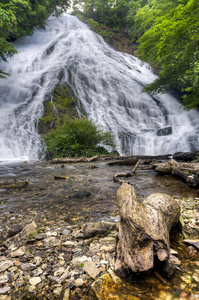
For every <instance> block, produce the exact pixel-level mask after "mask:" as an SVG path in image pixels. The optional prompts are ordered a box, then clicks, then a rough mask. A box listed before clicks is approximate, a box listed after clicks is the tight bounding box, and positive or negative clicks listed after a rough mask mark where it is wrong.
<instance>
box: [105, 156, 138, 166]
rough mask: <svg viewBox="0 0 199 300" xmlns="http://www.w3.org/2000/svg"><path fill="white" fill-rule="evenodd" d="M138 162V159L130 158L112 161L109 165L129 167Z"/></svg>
mask: <svg viewBox="0 0 199 300" xmlns="http://www.w3.org/2000/svg"><path fill="white" fill-rule="evenodd" d="M137 162H138V158H137V157H133V156H132V157H130V158H127V159H122V160H115V161H111V162H109V163H108V165H109V166H116V165H118V166H128V165H135V164H136V163H137Z"/></svg>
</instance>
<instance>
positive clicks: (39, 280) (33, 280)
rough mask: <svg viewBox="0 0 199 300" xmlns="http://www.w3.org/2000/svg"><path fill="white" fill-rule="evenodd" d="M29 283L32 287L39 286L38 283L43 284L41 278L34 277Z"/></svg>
mask: <svg viewBox="0 0 199 300" xmlns="http://www.w3.org/2000/svg"><path fill="white" fill-rule="evenodd" d="M29 282H30V284H31V285H37V284H38V283H40V282H41V278H40V277H39V276H37V277H32V278H30V280H29Z"/></svg>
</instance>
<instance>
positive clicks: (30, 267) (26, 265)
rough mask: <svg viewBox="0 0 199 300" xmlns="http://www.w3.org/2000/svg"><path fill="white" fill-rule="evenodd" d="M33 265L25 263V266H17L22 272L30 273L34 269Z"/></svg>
mask: <svg viewBox="0 0 199 300" xmlns="http://www.w3.org/2000/svg"><path fill="white" fill-rule="evenodd" d="M35 267H36V266H35V265H34V264H31V263H25V264H21V265H19V268H20V269H21V270H23V271H31V270H34V269H35Z"/></svg>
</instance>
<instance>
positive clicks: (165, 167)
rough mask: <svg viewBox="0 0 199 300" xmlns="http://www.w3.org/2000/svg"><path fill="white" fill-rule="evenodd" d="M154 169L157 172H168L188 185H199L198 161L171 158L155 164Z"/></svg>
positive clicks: (195, 186) (194, 186)
mask: <svg viewBox="0 0 199 300" xmlns="http://www.w3.org/2000/svg"><path fill="white" fill-rule="evenodd" d="M155 171H156V172H157V173H159V174H170V175H173V176H174V177H178V178H180V179H182V180H183V181H185V182H186V183H187V184H188V185H189V186H190V187H193V188H198V187H199V163H180V162H176V161H175V160H174V159H171V160H170V161H169V162H164V163H159V164H157V166H156V167H155Z"/></svg>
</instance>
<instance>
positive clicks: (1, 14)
mask: <svg viewBox="0 0 199 300" xmlns="http://www.w3.org/2000/svg"><path fill="white" fill-rule="evenodd" d="M68 5H69V0H42V1H38V0H1V2H0V58H1V59H3V60H4V61H6V60H7V58H8V57H10V56H12V55H13V54H15V53H17V50H16V49H15V48H14V46H13V45H12V44H11V43H10V41H12V40H14V39H17V38H20V37H22V36H24V35H32V34H33V32H34V29H35V28H45V22H46V20H47V18H48V17H49V16H50V14H52V13H55V14H56V15H59V14H60V13H61V12H62V11H63V10H65V9H66V8H67V7H68ZM5 75H6V74H5V73H4V72H3V71H0V77H4V76H5Z"/></svg>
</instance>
